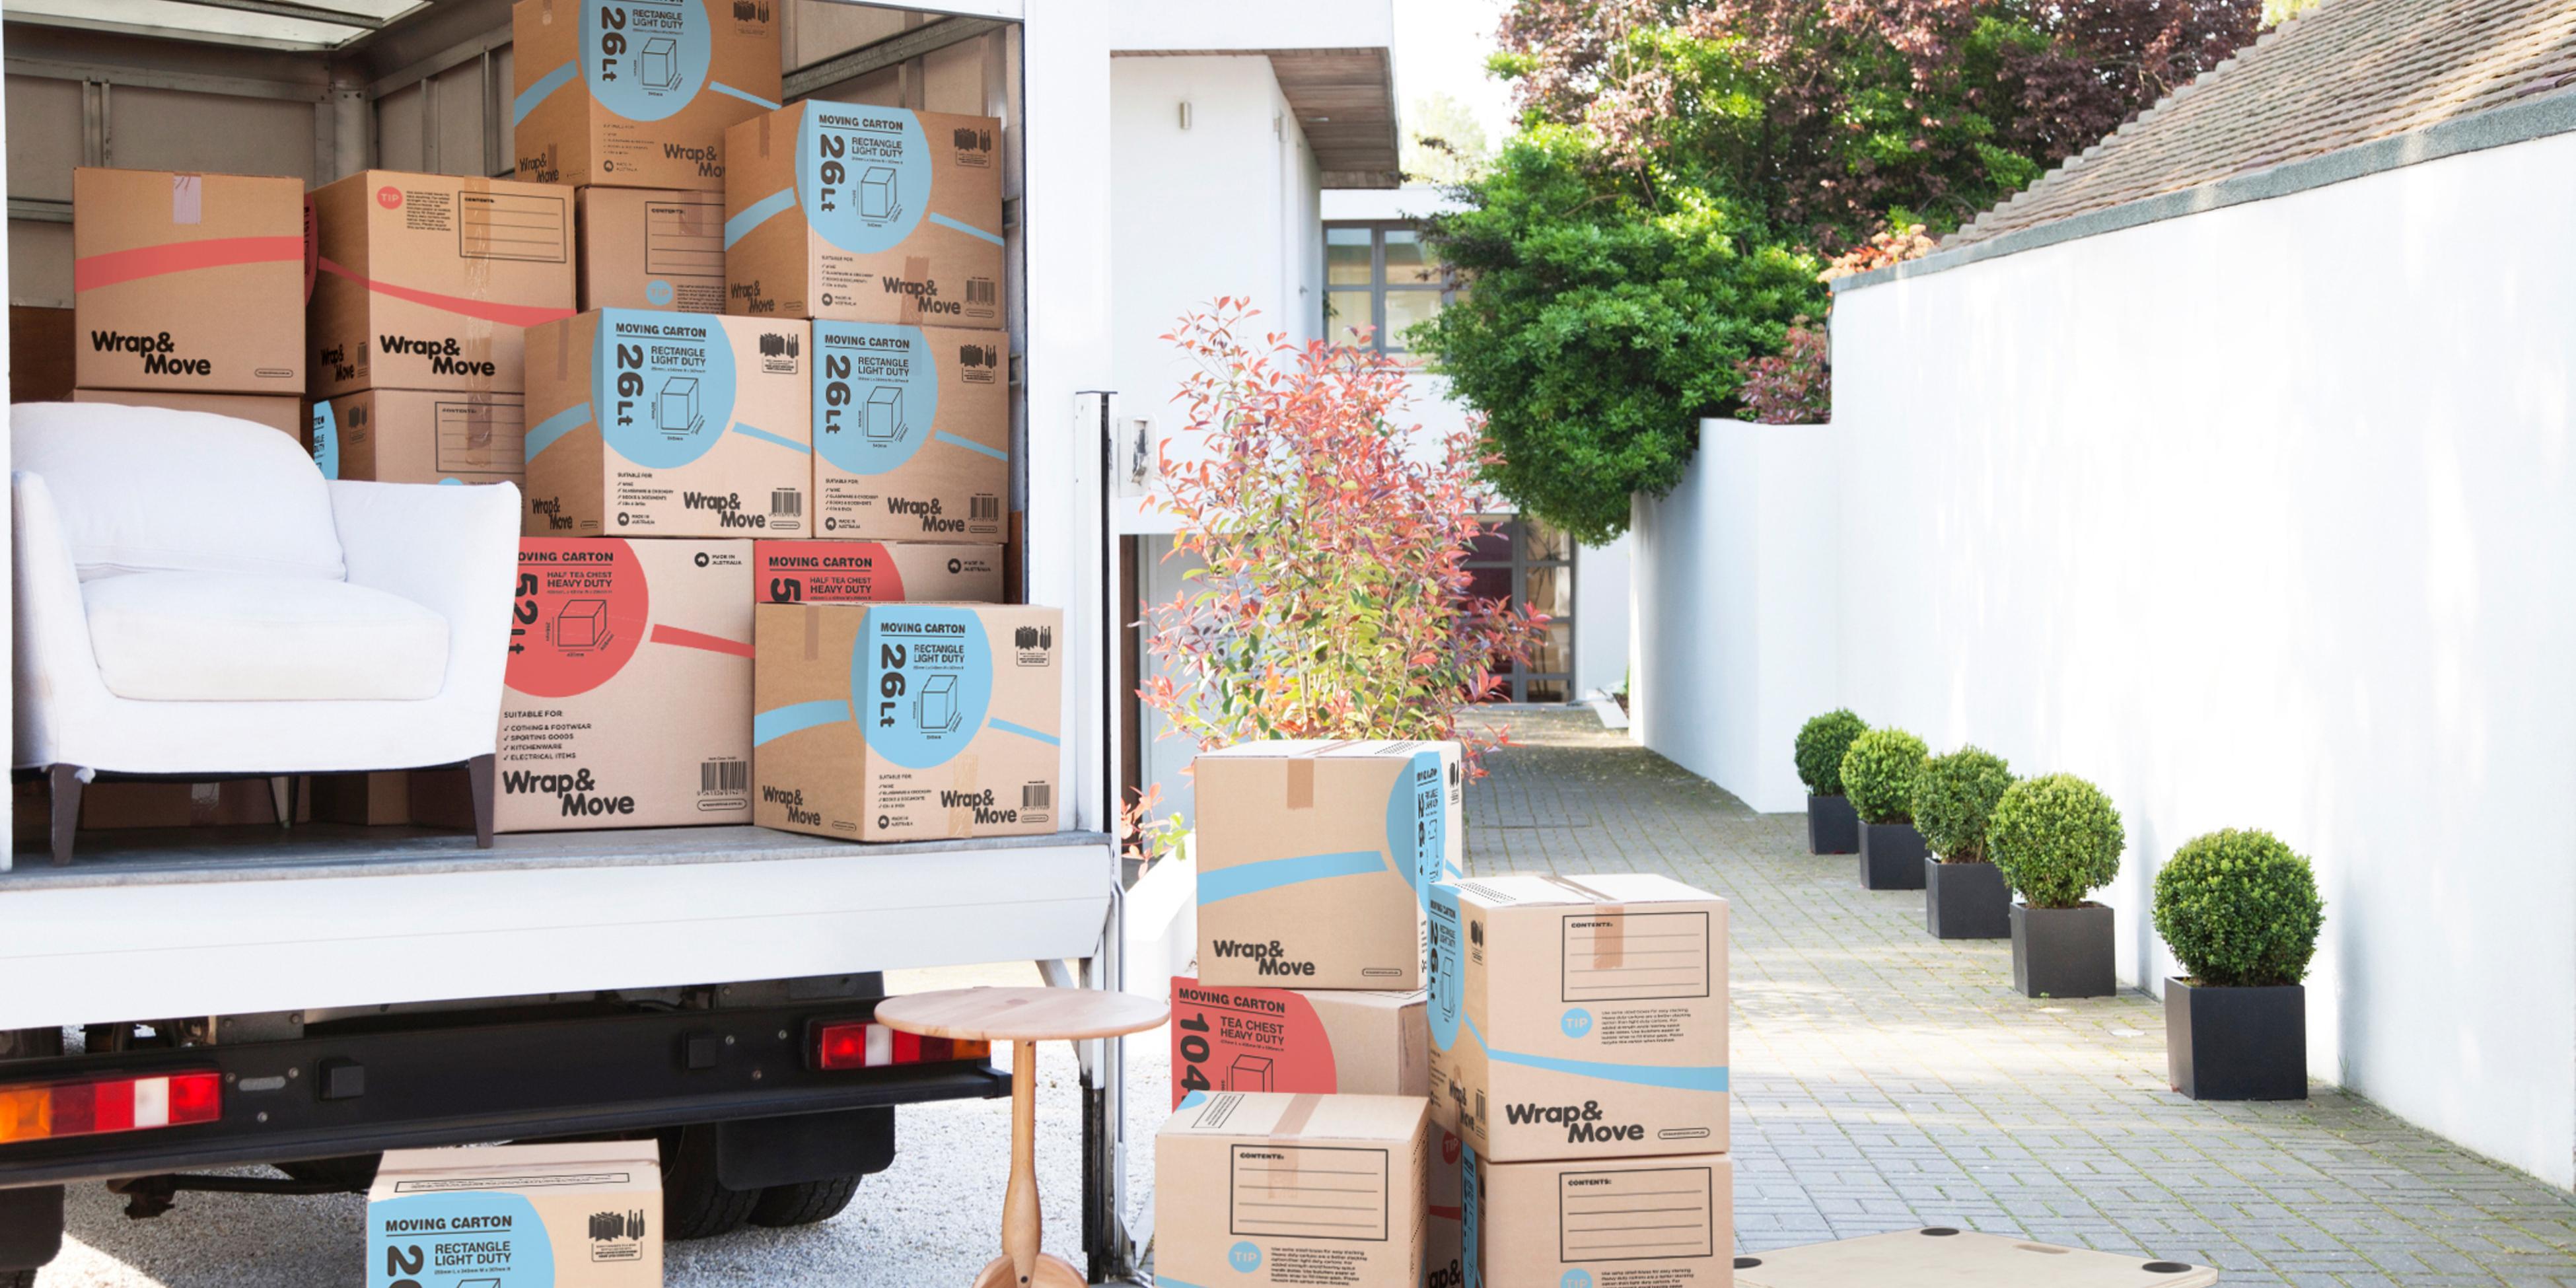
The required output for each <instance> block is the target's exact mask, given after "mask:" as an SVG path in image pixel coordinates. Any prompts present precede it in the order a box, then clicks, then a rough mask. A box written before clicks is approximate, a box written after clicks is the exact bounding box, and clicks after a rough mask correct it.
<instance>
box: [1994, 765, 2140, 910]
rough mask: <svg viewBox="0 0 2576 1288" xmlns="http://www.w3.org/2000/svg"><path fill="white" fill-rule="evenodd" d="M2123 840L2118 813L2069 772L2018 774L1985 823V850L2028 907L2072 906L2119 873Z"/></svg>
mask: <svg viewBox="0 0 2576 1288" xmlns="http://www.w3.org/2000/svg"><path fill="white" fill-rule="evenodd" d="M2127 843H2128V834H2127V833H2126V832H2124V831H2122V830H2121V827H2120V811H2118V810H2116V809H2113V808H2112V807H2111V798H2110V797H2107V796H2104V795H2103V794H2102V789H2101V788H2099V787H2095V786H2094V785H2093V784H2091V783H2088V782H2086V781H2084V780H2083V779H2081V778H2078V777H2076V776H2075V775H2073V774H2049V775H2047V776H2045V777H2041V778H2029V779H2024V780H2023V781H2021V782H2018V783H2014V784H2013V785H2012V786H2010V787H2007V788H2005V789H2004V794H2003V796H2002V797H2001V798H2000V799H1998V800H1997V801H1996V802H1995V813H1994V820H1993V822H1992V823H1991V824H1989V825H1988V826H1987V829H1986V854H1987V855H1988V857H1990V858H1992V859H1993V860H1994V862H1995V866H1996V867H1998V868H2001V869H2002V870H2003V877H2004V880H2005V881H2006V882H2007V883H2009V884H2010V885H2011V886H2012V888H2013V889H2015V890H2019V891H2021V897H2022V899H2023V900H2024V901H2025V902H2027V903H2029V904H2030V906H2031V907H2034V908H2074V907H2079V906H2081V905H2082V904H2083V902H2084V896H2085V895H2086V894H2089V893H2091V892H2092V891H2094V890H2096V889H2099V888H2100V887H2102V886H2106V885H2109V884H2110V883H2111V878H2113V877H2115V876H2118V875H2119V874H2120V848H2121V847H2122V846H2123V845H2125V844H2127Z"/></svg>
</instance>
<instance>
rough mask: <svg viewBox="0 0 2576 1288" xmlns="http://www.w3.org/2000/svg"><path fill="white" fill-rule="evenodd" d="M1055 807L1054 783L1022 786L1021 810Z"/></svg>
mask: <svg viewBox="0 0 2576 1288" xmlns="http://www.w3.org/2000/svg"><path fill="white" fill-rule="evenodd" d="M1054 807H1055V784H1053V783H1022V784H1020V808H1021V809H1053V808H1054Z"/></svg>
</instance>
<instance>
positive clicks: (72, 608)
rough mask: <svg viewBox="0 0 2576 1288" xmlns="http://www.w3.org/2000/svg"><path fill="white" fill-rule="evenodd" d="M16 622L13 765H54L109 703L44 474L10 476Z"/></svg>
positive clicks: (77, 581) (14, 473)
mask: <svg viewBox="0 0 2576 1288" xmlns="http://www.w3.org/2000/svg"><path fill="white" fill-rule="evenodd" d="M9 491H10V500H11V505H10V523H11V528H10V532H11V540H12V547H11V548H12V551H13V558H12V568H11V573H12V575H11V577H10V585H11V587H12V592H13V595H12V602H13V604H14V609H15V616H14V618H13V624H12V629H11V633H10V640H11V645H12V648H13V657H12V659H11V666H10V672H11V677H12V681H13V684H14V689H13V692H14V693H15V695H16V700H17V704H18V705H17V718H16V720H15V722H14V723H15V726H16V728H15V732H14V734H13V737H12V742H11V747H10V759H11V762H12V763H13V764H17V765H46V764H51V763H53V762H55V761H57V760H60V759H62V758H63V756H62V752H61V750H60V748H59V747H58V746H57V743H58V741H59V739H60V737H61V732H62V730H63V729H64V728H65V727H66V726H67V725H72V726H76V725H77V724H78V723H79V721H80V719H81V712H82V711H83V710H84V709H95V708H96V707H97V706H99V705H100V704H103V703H105V702H106V701H108V699H109V694H108V692H107V685H106V682H105V681H103V680H101V679H100V678H99V674H98V655H97V654H96V653H94V652H92V651H91V649H90V642H89V613H88V610H87V609H86V608H85V607H84V606H83V605H82V602H81V587H80V573H79V571H78V570H77V569H76V568H75V567H74V566H73V562H72V549H71V542H70V541H69V540H68V539H67V538H66V537H65V536H64V535H63V525H62V516H61V513H60V511H58V510H57V509H56V508H55V507H54V494H53V491H52V489H50V488H48V487H46V486H45V480H44V476H42V475H39V474H34V473H30V472H28V471H26V470H15V471H12V472H11V473H10V475H9Z"/></svg>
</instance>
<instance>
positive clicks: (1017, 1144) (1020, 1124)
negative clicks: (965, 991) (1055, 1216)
mask: <svg viewBox="0 0 2576 1288" xmlns="http://www.w3.org/2000/svg"><path fill="white" fill-rule="evenodd" d="M1037 1153H1038V1044H1037V1043H1035V1042H1014V1043H1012V1044H1011V1184H1010V1188H1009V1189H1008V1190H1006V1191H1005V1192H1004V1194H1003V1198H1002V1255H1001V1256H999V1257H996V1258H994V1259H993V1261H992V1262H991V1263H990V1264H988V1265H986V1266H985V1267H984V1273H982V1274H980V1275H977V1276H976V1277H975V1288H1084V1285H1083V1282H1082V1274H1081V1272H1080V1271H1077V1270H1075V1269H1074V1268H1073V1267H1072V1265H1070V1264H1069V1263H1067V1262H1066V1261H1065V1260H1064V1259H1063V1258H1061V1257H1050V1256H1048V1255H1046V1254H1045V1253H1042V1252H1040V1251H1038V1239H1039V1235H1040V1233H1041V1231H1042V1229H1043V1227H1044V1223H1043V1222H1042V1221H1041V1220H1040V1219H1039V1214H1038V1166H1037V1161H1038V1160H1037Z"/></svg>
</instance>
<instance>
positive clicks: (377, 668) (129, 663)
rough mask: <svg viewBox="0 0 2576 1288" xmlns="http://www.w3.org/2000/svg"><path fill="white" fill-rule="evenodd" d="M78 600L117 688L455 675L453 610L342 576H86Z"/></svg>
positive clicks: (295, 690)
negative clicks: (442, 612) (451, 662)
mask: <svg viewBox="0 0 2576 1288" xmlns="http://www.w3.org/2000/svg"><path fill="white" fill-rule="evenodd" d="M268 432H269V433H270V434H271V435H272V436H276V434H277V431H275V430H269V431H268ZM81 600H82V603H83V606H84V607H85V608H86V610H87V613H88V617H89V641H90V650H91V652H92V653H94V654H95V655H96V656H97V658H98V674H99V679H100V680H101V681H103V682H104V683H105V684H106V685H107V690H108V692H110V693H113V694H115V695H116V696H118V697H120V698H135V699H147V700H163V701H183V702H185V701H204V702H245V701H297V700H317V699H318V700H338V701H346V700H351V699H367V698H374V699H398V700H419V699H424V698H432V697H436V696H438V692H439V689H440V688H441V686H443V685H444V684H445V683H446V681H447V641H448V634H449V632H448V628H447V619H446V618H444V617H441V616H439V615H438V614H437V613H435V612H432V611H430V610H429V609H427V608H424V607H422V606H420V605H419V604H416V603H413V602H412V601H410V600H408V599H404V598H403V597H401V596H399V595H394V594H389V593H387V592H385V591H381V590H375V589H371V588H369V587H366V586H357V585H352V584H350V583H348V582H344V581H326V580H323V579H321V578H318V577H263V576H256V575H249V574H243V573H216V572H142V573H127V574H125V575H123V576H116V577H100V578H96V579H94V580H91V581H86V582H83V583H81Z"/></svg>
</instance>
